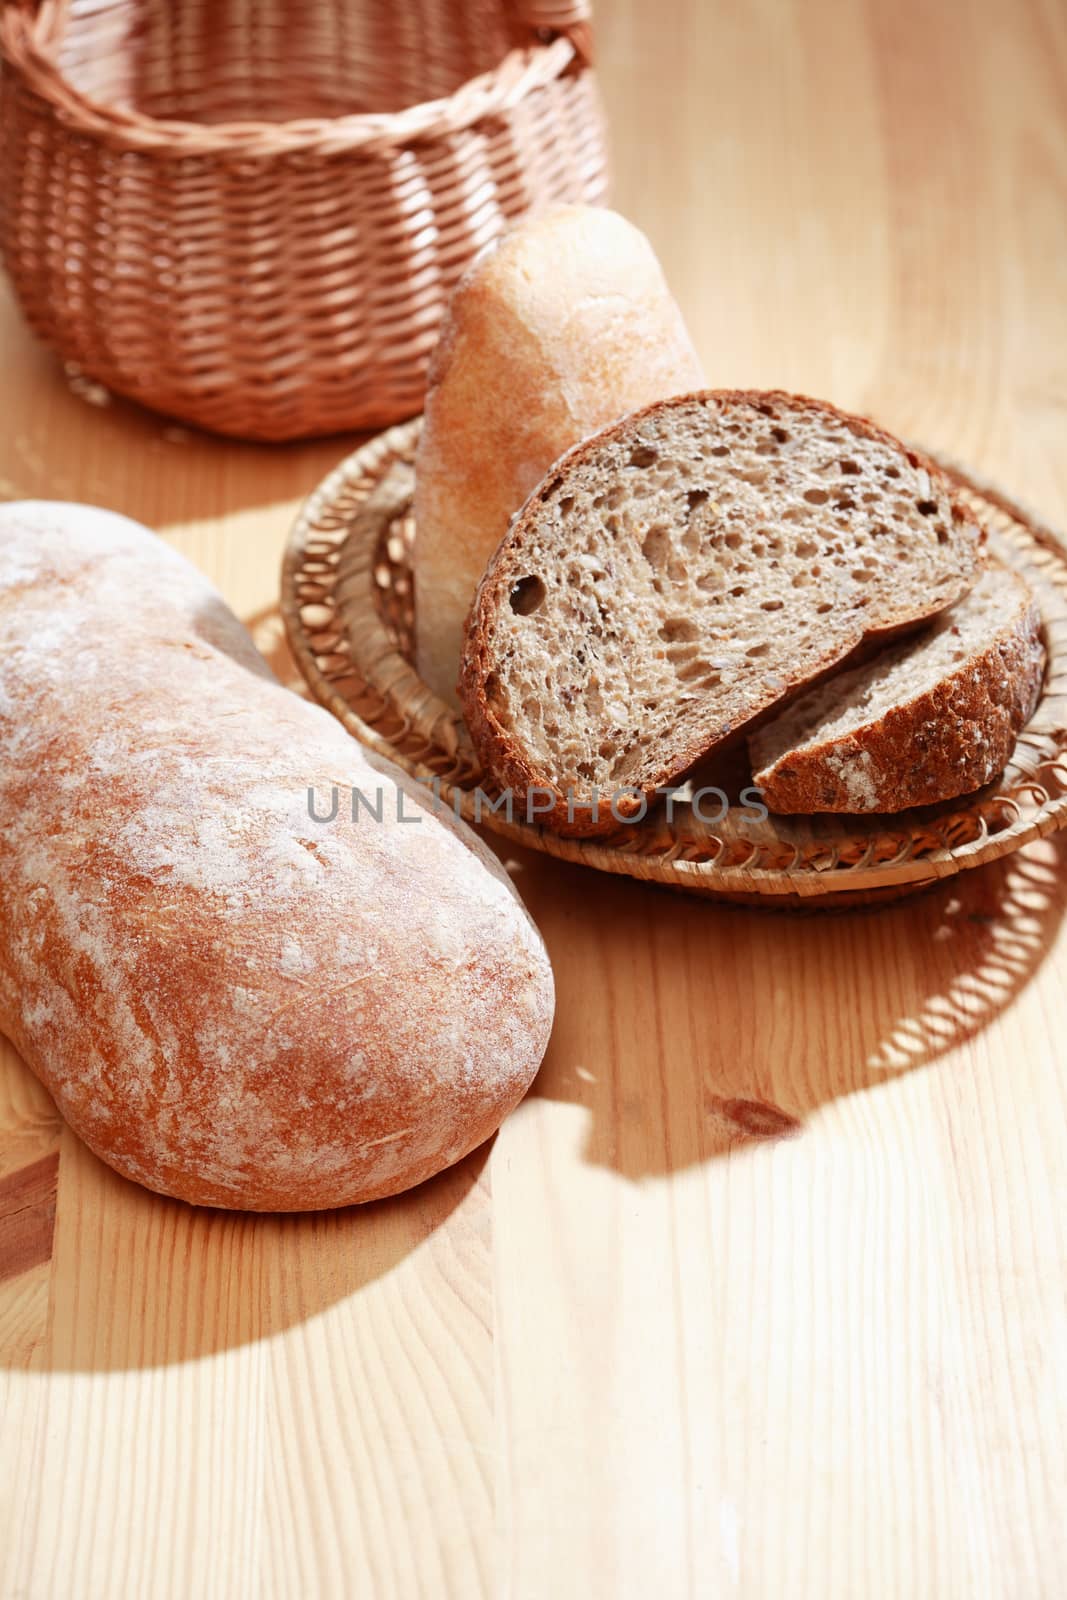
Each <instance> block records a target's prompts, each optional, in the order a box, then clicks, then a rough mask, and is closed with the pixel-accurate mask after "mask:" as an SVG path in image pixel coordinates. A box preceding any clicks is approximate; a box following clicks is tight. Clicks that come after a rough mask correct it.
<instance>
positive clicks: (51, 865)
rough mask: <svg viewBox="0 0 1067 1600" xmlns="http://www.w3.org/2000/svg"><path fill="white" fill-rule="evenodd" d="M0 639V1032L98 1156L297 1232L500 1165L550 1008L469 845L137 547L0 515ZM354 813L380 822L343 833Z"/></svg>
mask: <svg viewBox="0 0 1067 1600" xmlns="http://www.w3.org/2000/svg"><path fill="white" fill-rule="evenodd" d="M0 630H2V638H3V641H4V642H3V649H2V652H0V1029H2V1031H3V1032H4V1033H6V1034H7V1036H8V1037H9V1038H10V1039H11V1040H12V1042H13V1043H14V1045H15V1046H16V1048H17V1049H18V1050H19V1051H20V1052H21V1054H22V1056H23V1057H24V1059H25V1060H26V1062H27V1063H28V1064H29V1066H30V1067H31V1068H32V1069H33V1071H34V1072H35V1073H36V1074H37V1075H38V1077H39V1078H40V1079H41V1080H42V1082H43V1083H44V1084H45V1085H46V1087H47V1088H48V1089H49V1091H50V1092H51V1093H52V1095H53V1096H54V1098H55V1100H56V1104H57V1106H58V1108H59V1110H60V1112H61V1113H62V1115H63V1116H64V1117H65V1118H66V1120H67V1122H68V1123H69V1124H70V1126H71V1127H72V1128H73V1129H74V1130H75V1132H76V1133H78V1134H79V1135H80V1136H81V1138H82V1139H84V1140H85V1142H86V1143H87V1144H88V1145H89V1146H90V1147H91V1148H92V1149H93V1150H94V1151H95V1152H96V1153H97V1155H98V1156H100V1157H101V1158H102V1159H103V1160H104V1161H106V1162H107V1163H108V1164H109V1165H110V1166H112V1167H114V1168H115V1170H116V1171H117V1172H120V1173H122V1174H123V1175H124V1176H126V1177H127V1178H131V1179H134V1180H136V1181H137V1182H138V1183H142V1184H144V1185H146V1186H147V1187H148V1188H150V1189H156V1190H159V1191H161V1192H162V1193H164V1194H168V1195H174V1196H177V1197H178V1198H180V1199H183V1200H188V1201H191V1202H194V1203H198V1204H203V1205H213V1206H227V1207H235V1208H240V1209H246V1210H251V1211H305V1210H310V1209H317V1208H320V1207H334V1206H344V1205H348V1204H350V1203H351V1202H354V1201H364V1200H372V1199H376V1198H378V1197H379V1196H382V1195H388V1194H393V1193H395V1192H396V1191H397V1190H400V1189H405V1188H407V1187H409V1186H410V1185H412V1184H414V1183H418V1182H420V1181H421V1180H422V1179H423V1178H427V1177H429V1176H430V1175H431V1174H432V1173H434V1172H437V1171H438V1170H439V1169H440V1168H441V1167H444V1166H446V1165H448V1164H449V1163H450V1162H454V1161H456V1160H458V1159H459V1158H460V1157H461V1156H463V1155H464V1154H466V1152H467V1151H469V1150H471V1149H473V1148H474V1147H475V1146H476V1145H478V1144H480V1143H481V1142H482V1141H483V1140H485V1139H487V1138H488V1137H489V1135H490V1134H491V1133H492V1132H493V1131H494V1130H495V1128H496V1127H497V1125H498V1124H499V1123H500V1121H501V1119H502V1118H503V1117H504V1116H505V1115H506V1113H507V1112H508V1111H509V1110H510V1109H511V1108H512V1106H514V1105H515V1103H516V1102H517V1101H518V1100H519V1099H520V1097H521V1096H522V1095H523V1093H524V1092H525V1090H526V1088H527V1087H528V1085H529V1083H530V1081H531V1079H532V1077H533V1075H534V1073H535V1072H536V1070H537V1066H538V1063H539V1062H540V1059H541V1056H542V1053H543V1051H544V1048H545V1044H546V1041H547V1038H548V1033H549V1028H550V1025H551V1020H552V1005H553V998H552V975H551V970H550V967H549V964H548V958H547V956H546V954H545V950H544V947H543V945H542V943H541V940H540V938H539V936H538V934H537V932H536V930H535V928H534V927H533V924H532V923H531V921H530V919H529V917H528V916H527V915H526V913H525V911H524V910H523V908H522V906H521V904H520V903H519V901H518V897H517V896H516V894H515V892H514V890H513V888H512V885H511V883H510V881H509V879H508V878H507V876H506V874H505V873H504V872H503V871H502V869H501V868H500V866H499V864H498V863H497V861H496V859H495V857H493V856H492V855H491V854H490V853H489V852H488V851H487V850H486V849H485V847H484V846H483V845H482V844H481V843H480V842H479V841H478V840H477V839H476V838H475V836H474V835H473V834H472V833H471V832H470V831H469V830H468V829H466V828H465V827H463V826H462V825H457V824H455V823H453V822H452V821H451V820H450V819H448V820H438V819H436V818H435V817H433V816H431V815H430V814H429V812H428V811H426V810H423V809H421V808H420V803H419V801H420V795H421V791H418V790H416V788H415V786H414V785H411V786H410V787H409V786H408V784H407V780H405V779H404V778H403V776H402V775H401V774H400V773H399V772H398V771H396V770H395V769H393V768H391V767H388V766H387V765H386V764H385V763H379V762H377V761H373V760H372V759H371V758H369V757H368V756H367V755H365V754H364V752H363V751H362V750H361V749H360V747H359V745H357V744H356V743H355V742H354V741H353V740H352V739H351V738H350V737H349V736H348V735H347V734H346V733H345V732H344V730H343V729H342V728H341V726H340V725H339V724H338V723H337V722H336V721H335V720H334V719H333V718H332V717H330V716H329V715H328V713H327V712H325V711H323V710H321V709H319V708H318V707H315V706H312V705H310V704H308V703H307V702H305V701H302V700H300V699H298V698H297V696H295V695H293V694H291V693H290V692H289V691H288V690H286V689H283V688H282V687H281V685H280V684H279V683H278V682H277V681H276V680H275V679H274V678H273V676H272V675H271V672H270V669H269V668H268V666H267V664H266V662H265V661H264V660H263V659H262V657H261V656H260V655H259V654H258V653H257V651H256V650H255V648H254V646H253V644H252V641H251V639H250V637H249V635H248V634H247V633H246V631H245V629H244V628H243V627H242V626H241V625H240V623H239V622H238V621H237V619H236V617H234V616H233V614H232V612H230V611H229V610H228V609H227V608H226V606H225V605H224V603H223V602H222V600H221V599H220V598H219V596H218V595H217V594H216V593H215V592H214V590H213V589H212V588H211V587H210V585H209V584H208V583H207V582H205V580H204V579H203V578H201V577H200V576H199V575H198V574H197V573H196V572H195V571H194V570H193V568H192V567H190V566H189V565H188V564H187V563H186V562H185V561H184V560H182V559H181V558H180V557H179V556H178V555H177V554H176V553H175V552H173V551H171V550H169V549H168V548H167V547H166V546H165V545H164V544H163V543H162V542H161V541H159V540H157V539H156V538H154V537H153V536H152V535H151V534H149V533H148V532H147V531H146V530H144V529H142V528H140V527H138V526H137V525H136V524H134V523H131V522H128V521H127V520H126V519H124V518H120V517H116V516H112V515H110V514H108V513H106V512H102V511H96V510H92V509H89V508H87V507H75V506H63V505H52V504H40V503H37V504H29V503H28V504H23V505H9V506H6V507H4V508H3V509H2V510H0ZM309 786H311V787H313V788H314V791H315V793H316V796H317V799H316V807H315V809H316V813H317V814H320V815H326V814H328V812H329V809H330V796H331V791H332V789H333V786H337V790H338V795H339V798H340V806H339V813H338V817H337V819H336V820H335V821H334V822H332V823H330V824H327V823H325V822H315V821H313V820H312V819H311V816H310V807H309V796H308V791H309ZM353 788H358V789H360V790H361V791H362V792H363V793H364V795H365V796H366V797H367V799H368V800H369V802H370V803H371V805H372V806H373V805H375V804H377V805H378V806H379V808H380V809H381V812H382V817H383V820H382V821H381V822H380V823H378V822H375V821H374V820H373V818H372V817H371V816H370V814H369V813H366V812H363V811H361V814H360V820H359V822H358V823H355V824H354V823H353V822H352V820H351V813H350V810H349V809H348V805H349V798H350V796H351V792H352V790H353ZM421 797H422V798H423V799H425V798H427V797H426V796H424V795H421ZM401 802H402V803H403V807H404V812H403V815H404V816H405V817H406V818H407V819H408V820H407V821H401V820H400V816H399V812H398V807H399V806H400V804H401ZM346 815H347V820H346ZM412 818H414V822H412V821H411V820H410V819H412Z"/></svg>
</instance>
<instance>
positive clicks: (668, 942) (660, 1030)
mask: <svg viewBox="0 0 1067 1600" xmlns="http://www.w3.org/2000/svg"><path fill="white" fill-rule="evenodd" d="M1065 864H1067V842H1065V841H1064V840H1063V839H1045V840H1041V841H1038V842H1037V843H1035V844H1032V845H1029V846H1027V847H1026V848H1025V849H1024V850H1021V851H1019V852H1017V853H1016V854H1014V855H1012V856H1009V857H1006V858H1005V859H1003V860H1001V861H998V862H995V863H993V864H991V865H989V866H986V867H984V868H981V869H978V870H974V871H968V872H964V873H962V874H960V875H959V876H957V877H954V878H952V879H949V880H946V881H944V882H942V883H940V884H938V885H937V886H936V887H934V888H932V889H929V890H927V891H925V892H923V893H920V894H917V895H915V896H912V897H911V898H909V899H906V900H902V901H898V902H896V903H893V904H889V905H886V906H884V907H870V908H866V909H864V910H860V911H848V912H846V911H841V912H839V913H836V914H827V913H802V912H797V911H795V912H781V911H780V912H774V911H762V910H747V909H740V908H737V907H733V906H718V905H715V904H712V903H709V902H707V901H703V902H702V901H700V900H698V899H697V898H696V897H687V896H684V895H682V894H679V893H676V892H671V891H668V890H664V889H662V888H659V887H656V886H652V885H645V884H637V883H634V882H630V881H627V880H624V879H616V878H611V877H609V876H607V875H599V874H596V873H593V872H589V871H588V870H583V869H582V868H580V867H574V866H568V865H565V864H563V863H559V862H555V861H552V862H549V861H547V860H546V858H545V857H544V856H534V855H531V854H529V853H526V852H524V853H523V859H522V860H521V861H520V862H518V863H517V870H516V871H515V872H514V875H515V881H516V885H517V887H518V888H519V890H520V892H521V893H522V895H523V897H524V899H525V900H526V903H527V905H528V906H529V908H530V911H531V913H532V915H533V916H534V918H535V920H536V921H537V922H538V924H539V926H540V927H541V930H542V932H543V934H544V935H545V938H546V941H547V943H548V945H549V950H550V952H551V953H553V954H554V956H555V961H554V965H555V969H556V977H557V989H558V1004H557V1021H556V1030H555V1033H554V1035H553V1040H552V1044H551V1047H550V1050H549V1054H548V1056H547V1057H546V1060H545V1063H544V1065H543V1067H542V1069H541V1072H540V1074H539V1076H538V1078H537V1081H536V1083H535V1085H534V1088H533V1091H532V1092H533V1093H534V1094H536V1095H541V1096H544V1097H546V1098H548V1099H551V1100H559V1101H564V1102H569V1103H572V1104H576V1105H580V1106H582V1107H584V1108H585V1109H586V1110H587V1111H588V1113H589V1117H590V1123H589V1131H588V1135H587V1139H586V1145H585V1155H586V1158H587V1159H588V1160H589V1161H590V1162H593V1163H596V1164H599V1165H604V1166H609V1167H613V1168H615V1169H616V1170H617V1171H618V1172H620V1173H622V1174H623V1175H625V1176H626V1177H628V1178H631V1179H638V1178H642V1177H646V1176H653V1175H657V1174H663V1173H667V1172H672V1171H678V1170H682V1169H684V1168H686V1167H689V1166H692V1165H695V1164H699V1163H702V1162H704V1161H706V1160H709V1159H712V1158H715V1157H718V1156H721V1155H725V1154H727V1153H728V1152H729V1151H731V1150H733V1149H735V1148H737V1147H738V1146H740V1145H744V1144H747V1143H749V1142H751V1141H754V1140H764V1139H778V1138H783V1137H788V1136H790V1135H793V1134H796V1133H798V1132H799V1131H800V1130H801V1129H802V1127H803V1125H804V1122H805V1120H806V1119H807V1118H808V1117H809V1116H811V1115H812V1114H813V1113H814V1112H815V1111H816V1110H817V1109H818V1107H819V1106H821V1105H823V1104H824V1103H826V1102H827V1101H829V1100H832V1099H834V1098H836V1097H838V1096H841V1095H848V1094H853V1093H857V1092H862V1091H864V1090H867V1089H871V1088H874V1087H875V1086H877V1085H881V1084H884V1083H886V1082H887V1081H889V1080H891V1079H893V1078H894V1077H895V1076H897V1075H899V1074H901V1073H904V1072H910V1071H914V1070H915V1069H917V1068H920V1067H924V1066H928V1065H930V1064H931V1063H932V1062H934V1061H936V1060H937V1059H938V1057H940V1056H942V1055H944V1054H945V1053H946V1052H947V1051H950V1050H952V1049H953V1048H955V1047H956V1046H958V1045H960V1044H962V1043H964V1042H965V1041H966V1040H968V1039H969V1038H972V1037H973V1036H974V1035H975V1034H976V1033H978V1032H979V1031H980V1030H981V1029H982V1028H983V1027H985V1026H986V1025H987V1024H988V1023H989V1022H990V1021H991V1020H992V1019H994V1018H995V1017H996V1016H997V1015H998V1014H999V1013H1001V1012H1002V1011H1003V1010H1004V1009H1005V1007H1007V1006H1008V1005H1009V1004H1010V1003H1011V1001H1012V1000H1013V999H1014V997H1015V996H1016V995H1017V994H1018V993H1019V992H1020V990H1021V989H1022V988H1023V987H1024V986H1025V985H1026V983H1027V982H1028V981H1029V979H1030V978H1031V977H1032V976H1033V975H1034V973H1035V972H1036V971H1037V969H1038V968H1039V967H1040V965H1041V963H1042V961H1043V959H1044V957H1045V955H1046V953H1047V951H1048V949H1049V948H1050V946H1051V944H1052V942H1053V940H1054V938H1055V936H1056V932H1057V929H1058V927H1059V924H1060V920H1061V918H1062V916H1063V912H1064V907H1065V902H1067V881H1065V878H1064V871H1063V868H1064V866H1065ZM635 928H636V929H639V937H636V938H635V937H634V929H635ZM576 956H577V958H576Z"/></svg>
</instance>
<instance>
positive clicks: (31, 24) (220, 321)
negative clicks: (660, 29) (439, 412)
mask: <svg viewBox="0 0 1067 1600" xmlns="http://www.w3.org/2000/svg"><path fill="white" fill-rule="evenodd" d="M0 7H2V11H0V48H2V52H3V57H4V72H3V75H2V77H0V247H2V251H3V258H4V262H5V265H6V267H7V270H8V273H9V275H10V277H11V279H12V282H13V284H14V287H15V291H16V294H17V295H18V298H19V300H20V302H21V304H22V307H23V310H24V311H25V314H26V316H27V319H28V320H29V322H30V323H31V325H32V326H33V328H34V329H35V330H36V331H37V332H38V333H39V334H40V335H41V337H42V338H43V339H44V340H46V342H47V343H49V344H50V345H51V346H52V347H53V348H54V349H55V350H56V351H57V352H58V353H59V355H60V356H61V357H62V358H63V359H64V360H65V361H67V362H68V363H71V364H73V365H74V366H76V367H77V368H78V369H79V370H80V371H82V372H84V373H86V374H88V375H89V376H91V377H92V378H94V379H97V380H98V381H100V382H101V383H103V384H105V385H107V386H108V387H109V388H112V389H114V390H115V391H116V392H118V393H121V394H125V395H128V396H131V397H132V398H134V399H136V400H139V401H141V402H143V403H144V404H147V405H149V406H152V407H154V408H155V409H157V410H160V411H163V412H166V413H167V414H169V415H172V416H175V417H179V418H181V419H182V420H184V421H188V422H192V423H194V424H198V425H200V426H204V427H207V428H210V429H213V430H216V431H218V432H222V433H228V434H233V435H236V436H240V437H244V438H259V439H285V438H296V437H305V436H308V435H313V434H321V433H328V432H333V431H337V430H341V429H351V428H372V427H380V426H383V425H386V424H388V423H390V422H395V421H397V420H398V419H399V418H402V417H408V416H411V415H412V414H413V413H414V412H416V411H418V410H419V409H420V407H421V403H422V395H423V390H424V385H425V373H426V366H427V362H428V359H429V355H430V352H431V350H432V349H433V345H434V342H435V339H436V333H437V328H438V324H439V321H440V318H441V315H442V313H443V309H444V306H445V305H446V303H447V300H448V297H449V294H450V293H451V290H452V288H453V286H454V284H455V282H456V280H457V278H458V277H459V276H460V274H461V273H462V272H463V270H464V268H465V267H466V266H467V265H468V263H469V262H470V261H471V259H472V258H473V256H474V255H475V254H476V253H477V252H478V250H479V249H481V248H482V247H483V246H484V245H485V244H486V243H488V242H489V241H490V240H492V239H494V238H495V237H497V235H498V234H500V233H501V232H502V231H503V230H504V228H505V227H507V226H508V224H509V223H510V222H512V221H513V220H515V219H516V218H517V217H519V216H521V215H523V214H525V213H526V212H528V211H531V210H536V209H538V208H540V207H542V206H544V205H546V204H550V203H552V202H554V201H562V200H571V201H589V202H593V203H595V202H598V201H600V200H602V199H604V197H605V189H606V177H605V157H604V147H603V138H602V124H601V116H600V110H599V103H598V99H597V94H596V87H595V82H594V77H593V73H592V70H591V67H590V44H591V36H590V28H589V17H588V7H587V3H586V0H396V3H390V4H381V3H380V0H316V3H315V4H309V3H307V0H254V3H251V0H43V3H41V4H39V5H37V6H34V5H32V4H27V3H26V0H22V3H17V0H0Z"/></svg>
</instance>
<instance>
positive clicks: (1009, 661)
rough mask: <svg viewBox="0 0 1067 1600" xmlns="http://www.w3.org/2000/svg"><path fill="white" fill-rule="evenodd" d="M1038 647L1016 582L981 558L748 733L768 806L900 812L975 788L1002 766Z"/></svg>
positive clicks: (1026, 706) (1031, 698) (1039, 667)
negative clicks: (913, 620)
mask: <svg viewBox="0 0 1067 1600" xmlns="http://www.w3.org/2000/svg"><path fill="white" fill-rule="evenodd" d="M1044 665H1045V651H1044V647H1043V645H1042V643H1041V631H1040V618H1039V615H1038V610H1037V606H1036V605H1035V603H1034V600H1033V598H1032V596H1031V594H1030V591H1029V590H1028V588H1027V586H1026V584H1025V583H1024V582H1023V580H1022V579H1021V578H1020V577H1019V576H1018V575H1017V574H1016V573H1014V572H1010V571H1009V570H1008V569H1007V568H1006V567H1002V566H999V565H991V566H990V567H989V568H988V569H987V570H986V571H985V572H984V573H983V574H982V576H981V578H980V579H979V580H978V582H977V583H976V584H975V586H974V588H973V589H972V590H971V592H970V594H969V595H966V596H965V597H964V598H963V599H962V600H960V601H958V602H957V603H956V605H954V606H952V607H951V609H950V610H948V611H946V612H944V613H943V614H942V615H941V616H940V617H939V618H938V619H937V621H936V622H935V623H933V624H932V625H931V626H930V627H928V628H926V629H924V630H923V632H922V633H921V634H920V635H918V636H914V637H912V638H909V639H906V640H903V641H901V642H899V643H896V644H893V645H890V646H889V647H888V648H887V649H885V650H883V651H882V652H881V653H880V654H879V655H877V656H875V657H874V659H873V660H871V661H867V662H865V663H864V664H863V665H862V666H858V667H854V668H852V669H850V670H849V671H846V672H841V673H837V674H835V675H834V676H833V677H832V678H830V679H829V680H828V681H827V682H825V683H823V684H820V685H819V686H818V687H817V688H815V689H811V690H809V691H808V692H807V693H806V694H803V695H801V697H800V698H799V699H798V700H796V701H794V702H793V704H792V705H790V706H789V707H788V709H787V710H785V711H783V712H782V713H781V714H780V715H779V716H777V717H775V718H774V720H773V721H771V722H768V723H766V724H765V725H764V726H763V727H761V728H760V729H758V731H757V732H755V733H754V734H752V736H751V737H750V739H749V752H750V755H751V758H752V766H753V773H754V781H755V783H756V784H757V785H758V786H759V787H760V788H761V789H762V790H763V798H764V801H765V803H766V804H767V805H768V806H769V807H770V809H771V810H772V811H784V812H796V811H800V812H812V811H848V812H863V811H902V810H904V809H905V807H907V806H921V805H929V804H932V803H933V802H934V801H938V800H949V799H952V798H954V797H955V796H956V795H961V794H969V793H970V792H971V791H972V790H974V789H980V788H981V787H982V785H983V784H984V783H988V782H989V780H990V779H991V778H993V777H995V776H996V774H997V773H998V772H1000V771H1001V770H1002V769H1003V768H1004V766H1005V765H1006V764H1007V762H1008V760H1009V758H1010V756H1011V753H1012V750H1013V749H1014V748H1015V740H1016V737H1017V735H1018V734H1019V731H1020V729H1022V728H1023V727H1025V725H1026V723H1027V722H1028V721H1029V720H1030V718H1031V716H1032V715H1033V712H1034V707H1035V705H1036V704H1037V699H1038V695H1039V694H1040V691H1041V679H1042V674H1043V671H1044Z"/></svg>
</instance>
